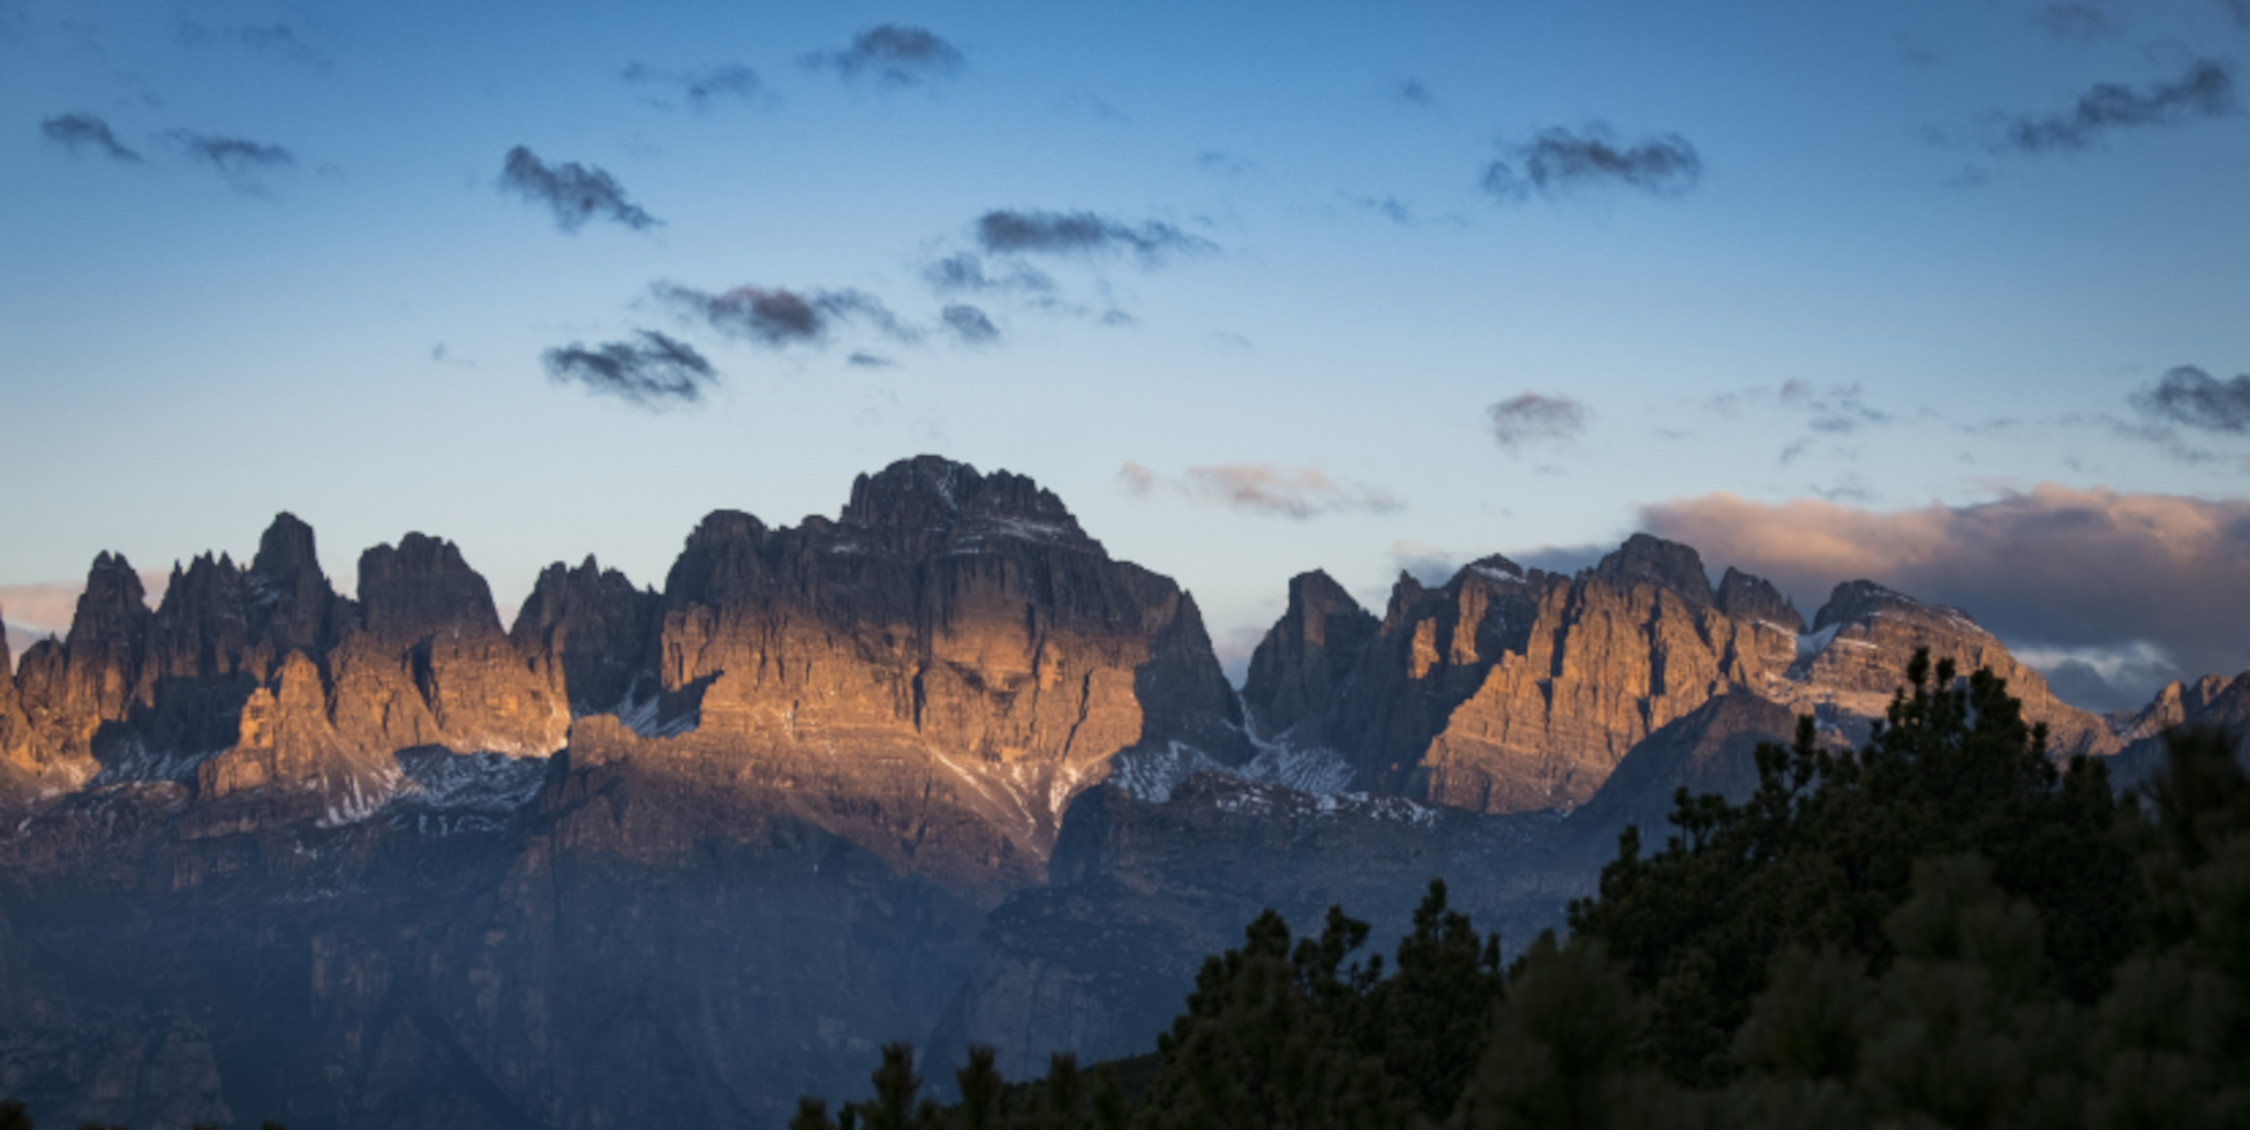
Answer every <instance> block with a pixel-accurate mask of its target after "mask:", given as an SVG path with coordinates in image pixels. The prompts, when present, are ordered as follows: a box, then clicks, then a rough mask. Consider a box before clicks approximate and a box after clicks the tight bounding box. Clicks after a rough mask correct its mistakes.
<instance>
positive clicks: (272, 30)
mask: <svg viewBox="0 0 2250 1130" xmlns="http://www.w3.org/2000/svg"><path fill="white" fill-rule="evenodd" d="M174 30H175V35H176V38H178V40H179V41H180V43H181V44H182V45H184V46H188V47H210V46H219V45H225V46H234V47H243V48H247V49H249V50H251V51H257V52H262V53H264V54H268V55H272V56H274V57H276V58H280V59H284V60H287V61H289V62H292V63H297V64H300V65H303V66H307V67H311V68H312V69H314V70H316V71H325V70H327V69H328V68H329V62H328V56H326V55H324V54H322V53H321V52H320V51H318V50H316V49H314V47H313V46H312V45H311V44H309V43H307V42H305V40H304V37H303V36H300V35H298V34H297V30H296V29H295V28H293V27H290V26H289V25H288V24H285V23H271V24H205V23H195V22H192V21H185V20H183V21H181V22H180V23H179V24H178V25H177V27H176V28H175V29H174Z"/></svg>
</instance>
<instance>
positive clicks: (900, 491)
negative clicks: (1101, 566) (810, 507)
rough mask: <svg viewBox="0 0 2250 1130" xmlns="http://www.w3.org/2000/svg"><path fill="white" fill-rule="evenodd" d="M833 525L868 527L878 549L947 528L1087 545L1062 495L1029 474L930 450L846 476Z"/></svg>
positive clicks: (913, 543)
mask: <svg viewBox="0 0 2250 1130" xmlns="http://www.w3.org/2000/svg"><path fill="white" fill-rule="evenodd" d="M841 524H842V525H844V526H847V527H859V528H863V529H865V530H868V531H870V532H872V533H873V534H874V535H875V537H876V539H877V541H878V542H879V543H881V544H883V545H884V546H885V547H886V548H891V549H894V550H900V549H903V550H906V551H908V552H914V551H916V550H917V549H919V548H920V547H922V546H924V545H926V544H927V543H928V541H929V539H931V538H933V537H941V536H945V535H955V534H987V533H998V534H1002V535H1012V536H1015V537H1020V538H1024V539H1026V540H1032V541H1043V542H1057V543H1064V544H1084V543H1090V539H1088V538H1087V537H1086V534H1085V531H1083V530H1081V529H1080V528H1079V526H1078V519H1076V518H1074V517H1072V516H1071V513H1070V510H1069V509H1068V508H1067V507H1065V506H1064V505H1063V503H1062V500H1061V499H1059V498H1057V497H1055V495H1054V493H1053V492H1052V491H1048V490H1045V489H1043V488H1041V487H1040V485H1039V484H1038V483H1036V482H1034V481H1032V480H1031V479H1030V478H1027V477H1025V476H1023V475H1016V474H1010V473H1009V472H1007V471H995V472H993V473H992V474H990V475H983V474H979V473H978V472H977V469H976V468H975V467H972V466H970V465H968V464H966V463H956V462H954V461H953V460H950V459H946V458H944V457H942V456H937V455H919V456H916V457H914V458H912V459H902V460H900V461H898V462H896V463H893V464H891V465H890V466H888V467H885V468H884V469H883V470H882V471H880V472H878V473H876V474H874V475H861V476H859V477H858V478H857V479H855V480H853V482H852V497H851V501H850V502H849V503H847V504H846V505H845V506H844V512H843V515H842V519H841Z"/></svg>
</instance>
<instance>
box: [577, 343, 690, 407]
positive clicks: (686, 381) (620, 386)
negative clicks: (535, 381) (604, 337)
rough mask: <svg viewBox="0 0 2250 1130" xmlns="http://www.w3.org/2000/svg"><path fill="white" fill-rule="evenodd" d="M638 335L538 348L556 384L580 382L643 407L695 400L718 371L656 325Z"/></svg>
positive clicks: (665, 405) (688, 402)
mask: <svg viewBox="0 0 2250 1130" xmlns="http://www.w3.org/2000/svg"><path fill="white" fill-rule="evenodd" d="M635 336H636V337H637V338H638V340H637V341H613V342H609V343H607V344H604V345H601V346H597V347H595V348H593V349H588V348H586V347H585V346H584V345H581V344H578V343H576V342H573V343H571V344H570V345H568V346H565V347H562V348H559V349H550V350H547V351H546V352H545V353H543V354H540V360H541V362H543V363H544V364H545V365H546V366H547V377H548V379H549V380H552V381H554V382H555V383H556V384H578V385H583V386H584V387H585V388H586V389H588V390H589V391H592V392H595V393H599V394H603V395H607V396H615V397H618V398H621V399H623V400H628V401H631V402H632V403H634V404H637V405H640V406H641V407H644V408H664V407H668V406H671V405H678V404H694V403H696V402H698V401H700V400H702V399H703V391H704V389H705V387H707V386H709V385H713V384H716V383H717V381H718V379H719V374H718V371H717V370H716V369H713V368H712V367H711V363H710V362H709V361H707V360H705V359H704V357H703V355H702V354H700V353H698V352H696V351H695V348H694V347H693V346H690V345H688V344H687V343H686V342H683V341H679V340H677V339H675V338H672V337H668V336H666V335H664V334H661V333H658V332H656V331H654V330H637V331H635Z"/></svg>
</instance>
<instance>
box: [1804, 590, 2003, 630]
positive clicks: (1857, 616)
mask: <svg viewBox="0 0 2250 1130" xmlns="http://www.w3.org/2000/svg"><path fill="white" fill-rule="evenodd" d="M1885 611H1890V612H1897V613H1902V614H1906V615H1910V616H1911V615H1922V616H1929V615H1936V616H1940V617H1946V618H1950V619H1955V620H1962V621H1966V622H1967V623H1969V624H1971V625H1974V624H1975V623H1976V618H1975V617H1973V616H1970V615H1969V614H1968V613H1967V612H1964V611H1962V610H1961V609H1958V608H1954V607H1952V606H1950V605H1937V604H1924V603H1923V602H1921V601H1919V600H1916V599H1914V598H1913V597H1911V596H1908V595H1906V594H1905V593H1902V592H1899V591H1897V590H1895V589H1889V588H1885V587H1883V586H1882V585H1879V584H1876V583H1875V582H1874V581H1869V580H1857V581H1846V582H1844V583H1843V584H1840V585H1837V586H1836V589H1835V591H1834V592H1831V593H1830V594H1829V595H1828V603H1826V604H1823V605H1821V606H1820V611H1819V612H1816V613H1814V614H1813V624H1812V630H1813V631H1815V632H1818V631H1820V630H1822V629H1824V628H1827V627H1829V626H1830V625H1832V624H1850V623H1854V622H1858V621H1864V620H1867V619H1870V618H1872V617H1874V616H1875V615H1877V614H1878V613H1881V612H1885ZM1978 630H1979V631H1982V630H1983V629H1981V628H1980V629H1978Z"/></svg>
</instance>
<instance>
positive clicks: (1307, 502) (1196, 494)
mask: <svg viewBox="0 0 2250 1130" xmlns="http://www.w3.org/2000/svg"><path fill="white" fill-rule="evenodd" d="M1117 478H1118V481H1119V482H1120V483H1122V484H1124V486H1125V489H1126V490H1127V491H1128V492H1130V493H1132V494H1134V495H1138V496H1142V497H1146V496H1148V495H1150V494H1153V493H1156V492H1158V491H1167V492H1171V493H1176V494H1180V495H1183V496H1185V497H1187V498H1189V499H1192V500H1194V501H1196V502H1200V503H1204V504H1206V505H1211V506H1225V507H1228V508H1230V509H1233V510H1236V511H1240V512H1242V513H1245V514H1262V515H1269V516H1274V517H1282V518H1295V519H1298V520H1300V521H1301V520H1303V519H1307V518H1314V517H1318V516H1320V515H1323V514H1341V513H1348V512H1353V511H1357V512H1361V513H1368V514H1389V513H1392V512H1394V511H1398V510H1403V509H1405V508H1406V504H1405V503H1404V502H1401V501H1399V499H1398V498H1397V496H1395V495H1393V494H1391V493H1390V492H1389V491H1386V490H1383V489H1382V488H1380V487H1373V486H1368V485H1367V484H1365V483H1348V482H1342V481H1339V480H1337V479H1334V478H1331V477H1330V476H1329V475H1328V473H1327V472H1326V471H1323V470H1321V469H1320V468H1318V467H1277V466H1274V465H1273V464H1271V463H1229V464H1221V465H1215V466H1202V467H1190V468H1188V469H1187V473H1186V474H1184V475H1162V474H1158V473H1157V472H1155V471H1152V470H1150V469H1149V468H1147V467H1144V466H1142V465H1141V464H1139V463H1127V464H1125V466H1124V467H1123V468H1121V469H1119V471H1118V472H1117Z"/></svg>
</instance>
